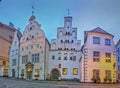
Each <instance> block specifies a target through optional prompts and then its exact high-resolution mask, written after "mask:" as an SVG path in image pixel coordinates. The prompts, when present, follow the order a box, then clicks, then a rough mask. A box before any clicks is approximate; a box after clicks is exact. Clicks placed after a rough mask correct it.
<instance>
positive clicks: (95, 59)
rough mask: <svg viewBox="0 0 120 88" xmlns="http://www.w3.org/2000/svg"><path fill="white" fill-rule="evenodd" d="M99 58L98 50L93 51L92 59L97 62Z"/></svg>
mask: <svg viewBox="0 0 120 88" xmlns="http://www.w3.org/2000/svg"><path fill="white" fill-rule="evenodd" d="M99 59H100V52H98V51H93V61H95V62H98V61H99Z"/></svg>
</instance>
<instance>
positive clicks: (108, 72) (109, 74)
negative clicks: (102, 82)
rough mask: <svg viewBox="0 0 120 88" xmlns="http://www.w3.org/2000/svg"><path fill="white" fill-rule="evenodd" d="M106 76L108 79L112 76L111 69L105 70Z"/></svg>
mask: <svg viewBox="0 0 120 88" xmlns="http://www.w3.org/2000/svg"><path fill="white" fill-rule="evenodd" d="M105 78H107V79H109V78H111V71H110V70H106V71H105Z"/></svg>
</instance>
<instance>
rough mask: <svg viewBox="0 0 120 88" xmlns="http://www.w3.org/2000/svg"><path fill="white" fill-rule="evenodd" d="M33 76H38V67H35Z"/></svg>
mask: <svg viewBox="0 0 120 88" xmlns="http://www.w3.org/2000/svg"><path fill="white" fill-rule="evenodd" d="M34 76H35V77H39V69H35V73H34Z"/></svg>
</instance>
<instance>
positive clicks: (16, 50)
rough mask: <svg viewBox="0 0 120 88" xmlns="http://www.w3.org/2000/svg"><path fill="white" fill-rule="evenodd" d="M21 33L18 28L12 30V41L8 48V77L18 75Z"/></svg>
mask: <svg viewBox="0 0 120 88" xmlns="http://www.w3.org/2000/svg"><path fill="white" fill-rule="evenodd" d="M21 37H22V34H21V33H20V31H19V30H16V31H15V32H14V37H13V42H12V45H11V49H10V60H9V70H8V76H9V77H16V78H18V77H19V57H20V38H21Z"/></svg>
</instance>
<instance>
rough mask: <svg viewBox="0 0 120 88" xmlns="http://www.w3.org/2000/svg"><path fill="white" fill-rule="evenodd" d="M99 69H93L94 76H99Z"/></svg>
mask: <svg viewBox="0 0 120 88" xmlns="http://www.w3.org/2000/svg"><path fill="white" fill-rule="evenodd" d="M99 73H100V71H99V70H93V78H99Z"/></svg>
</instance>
